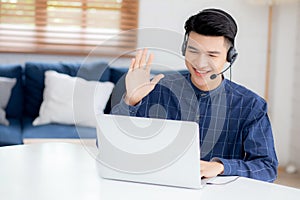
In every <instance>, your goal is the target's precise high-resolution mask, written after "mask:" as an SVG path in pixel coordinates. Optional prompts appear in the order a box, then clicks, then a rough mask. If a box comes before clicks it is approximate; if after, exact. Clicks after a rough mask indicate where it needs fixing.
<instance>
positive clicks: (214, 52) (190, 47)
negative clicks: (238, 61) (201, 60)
mask: <svg viewBox="0 0 300 200" xmlns="http://www.w3.org/2000/svg"><path fill="white" fill-rule="evenodd" d="M188 48H189V49H192V50H194V51H199V49H197V48H196V47H193V46H191V45H188ZM207 53H209V54H218V55H219V54H221V52H220V51H207Z"/></svg>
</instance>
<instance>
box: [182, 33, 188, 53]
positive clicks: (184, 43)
mask: <svg viewBox="0 0 300 200" xmlns="http://www.w3.org/2000/svg"><path fill="white" fill-rule="evenodd" d="M187 38H188V34H185V35H184V38H183V43H182V46H181V54H182V55H183V56H185V51H186V46H187Z"/></svg>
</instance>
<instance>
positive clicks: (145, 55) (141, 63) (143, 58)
mask: <svg viewBox="0 0 300 200" xmlns="http://www.w3.org/2000/svg"><path fill="white" fill-rule="evenodd" d="M147 53H148V50H147V49H144V50H143V53H142V57H141V61H140V67H141V68H145V65H146V57H147Z"/></svg>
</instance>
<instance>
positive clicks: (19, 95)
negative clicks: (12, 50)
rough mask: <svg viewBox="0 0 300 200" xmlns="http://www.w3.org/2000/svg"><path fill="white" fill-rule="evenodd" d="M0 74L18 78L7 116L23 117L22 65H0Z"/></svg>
mask: <svg viewBox="0 0 300 200" xmlns="http://www.w3.org/2000/svg"><path fill="white" fill-rule="evenodd" d="M0 76H3V77H8V78H16V79H17V82H16V84H15V86H14V88H13V89H12V91H11V95H10V99H9V101H8V104H7V106H6V109H5V111H6V117H12V118H21V117H22V112H23V88H22V67H21V66H20V65H0Z"/></svg>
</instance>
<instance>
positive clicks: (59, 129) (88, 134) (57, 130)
mask: <svg viewBox="0 0 300 200" xmlns="http://www.w3.org/2000/svg"><path fill="white" fill-rule="evenodd" d="M32 121H33V118H30V117H25V118H24V120H23V138H74V139H78V138H82V139H86V138H91V139H92V138H96V136H97V132H96V129H95V128H89V127H80V126H77V127H76V126H74V125H62V124H47V125H41V126H33V125H32Z"/></svg>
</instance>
